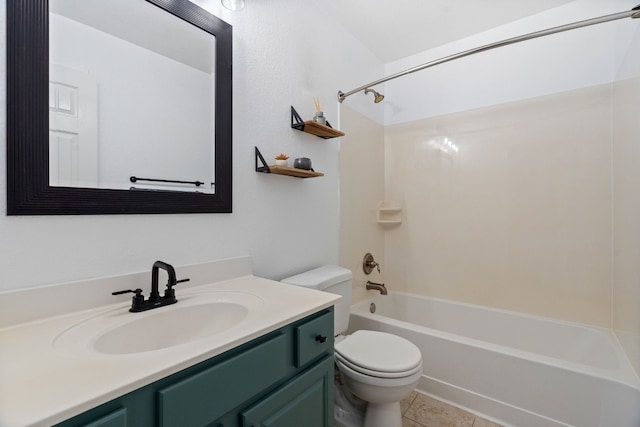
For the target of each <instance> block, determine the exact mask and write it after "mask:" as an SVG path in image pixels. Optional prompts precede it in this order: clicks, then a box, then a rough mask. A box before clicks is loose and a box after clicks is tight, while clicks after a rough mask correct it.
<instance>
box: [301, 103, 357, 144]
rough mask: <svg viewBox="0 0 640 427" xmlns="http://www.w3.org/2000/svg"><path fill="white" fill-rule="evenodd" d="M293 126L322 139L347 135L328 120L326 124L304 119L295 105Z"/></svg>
mask: <svg viewBox="0 0 640 427" xmlns="http://www.w3.org/2000/svg"><path fill="white" fill-rule="evenodd" d="M291 127H292V128H293V129H297V130H299V131H302V132H306V133H308V134H311V135H315V136H317V137H318V138H322V139H330V138H336V137H339V136H344V135H345V133H344V132H342V131H339V130H337V129H334V128H333V127H331V123H329V122H328V121H327V124H326V125H323V124H320V123H318V122H314V121H313V120H307V121H302V118H301V117H300V115H299V114H298V112H297V111H296V109H295V108H293V105H292V106H291Z"/></svg>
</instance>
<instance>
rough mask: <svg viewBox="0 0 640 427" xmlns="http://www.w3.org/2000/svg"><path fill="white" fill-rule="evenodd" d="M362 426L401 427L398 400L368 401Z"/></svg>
mask: <svg viewBox="0 0 640 427" xmlns="http://www.w3.org/2000/svg"><path fill="white" fill-rule="evenodd" d="M364 427H402V412H401V411H400V402H393V403H371V402H369V404H368V405H367V410H366V412H365V415H364Z"/></svg>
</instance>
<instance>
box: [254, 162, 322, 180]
mask: <svg viewBox="0 0 640 427" xmlns="http://www.w3.org/2000/svg"><path fill="white" fill-rule="evenodd" d="M269 171H270V173H273V174H276V175H288V176H295V177H296V178H315V177H318V176H324V174H323V173H321V172H314V171H308V170H305V169H298V168H290V167H288V166H278V165H270V166H269ZM263 172H265V173H269V172H267V171H263Z"/></svg>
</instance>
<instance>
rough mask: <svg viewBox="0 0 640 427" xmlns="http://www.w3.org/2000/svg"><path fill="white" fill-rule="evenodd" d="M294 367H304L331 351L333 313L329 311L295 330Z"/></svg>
mask: <svg viewBox="0 0 640 427" xmlns="http://www.w3.org/2000/svg"><path fill="white" fill-rule="evenodd" d="M295 337H296V344H295V345H296V347H295V362H296V367H297V368H299V367H301V366H304V365H306V364H307V363H309V362H310V361H312V360H313V359H315V358H316V357H318V356H319V355H321V354H322V353H325V352H327V351H331V349H333V311H329V312H327V313H325V314H323V315H321V316H319V317H316V318H315V319H313V320H310V321H308V322H306V323H304V324H302V325H300V326H297V327H296V328H295Z"/></svg>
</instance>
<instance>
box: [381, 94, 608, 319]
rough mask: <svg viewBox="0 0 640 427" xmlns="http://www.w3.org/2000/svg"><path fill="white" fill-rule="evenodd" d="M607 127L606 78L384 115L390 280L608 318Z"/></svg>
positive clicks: (435, 292)
mask: <svg viewBox="0 0 640 427" xmlns="http://www.w3.org/2000/svg"><path fill="white" fill-rule="evenodd" d="M610 136H611V85H609V84H607V85H600V86H593V87H588V88H585V89H579V90H573V91H569V92H564V93H558V94H554V95H548V96H543V97H539V98H532V99H528V100H524V101H517V102H512V103H508V104H502V105H497V106H492V107H485V108H480V109H476V110H471V111H466V112H461V113H455V114H448V115H444V116H440V117H434V118H427V119H422V120H417V121H414V122H410V123H404V124H399V125H394V126H387V127H386V128H385V150H386V163H385V168H386V174H387V190H388V194H387V197H388V198H391V199H395V200H401V201H403V207H404V211H403V223H402V225H401V226H400V227H398V228H394V229H389V230H387V231H386V233H385V234H386V240H385V252H386V253H385V261H386V264H387V265H386V269H385V279H386V281H387V282H388V283H389V284H393V285H392V286H391V288H392V289H395V290H402V291H407V292H412V293H416V294H422V295H427V296H431V297H437V298H446V299H451V300H457V301H463V302H468V303H472V304H479V305H483V306H488V307H495V308H499V309H507V310H513V311H518V312H524V313H529V314H535V315H540V316H545V317H552V318H556V319H562V320H568V321H576V322H581V323H589V324H592V325H596V326H603V327H611V272H612V267H611V253H612V242H611V224H612V214H611V200H612V187H611V173H612V169H611V140H610ZM445 140H450V141H452V143H455V145H456V146H457V147H458V151H452V150H444V149H443V148H442V143H443V141H445Z"/></svg>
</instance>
